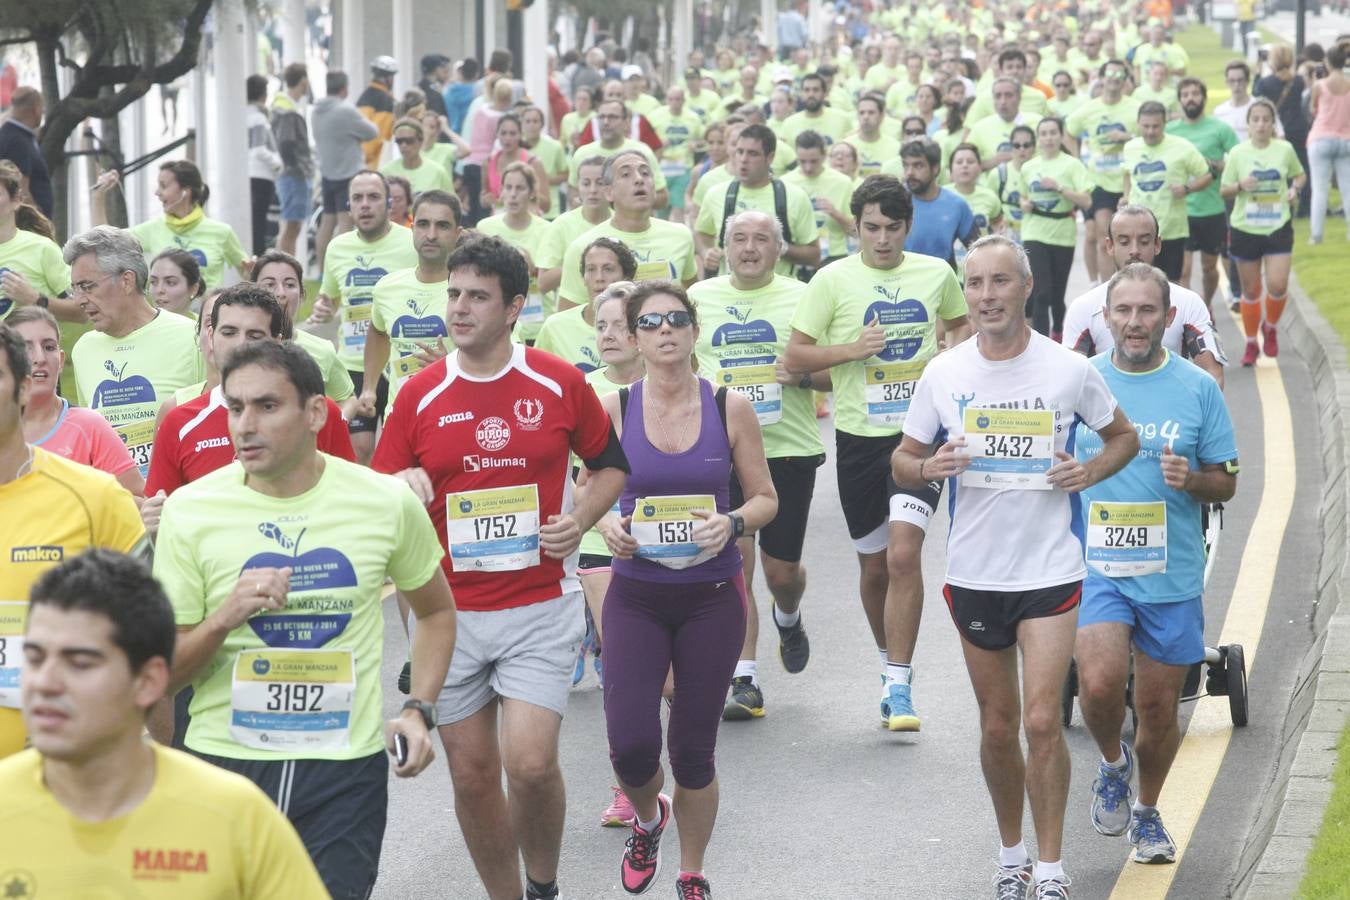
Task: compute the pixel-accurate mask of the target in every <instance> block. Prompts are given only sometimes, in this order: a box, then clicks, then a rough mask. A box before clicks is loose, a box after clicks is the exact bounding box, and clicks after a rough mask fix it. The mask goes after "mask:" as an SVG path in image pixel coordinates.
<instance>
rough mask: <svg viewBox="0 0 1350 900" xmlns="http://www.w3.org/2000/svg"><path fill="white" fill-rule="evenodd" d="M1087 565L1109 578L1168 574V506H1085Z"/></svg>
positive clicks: (1101, 504) (1101, 502) (1095, 504)
mask: <svg viewBox="0 0 1350 900" xmlns="http://www.w3.org/2000/svg"><path fill="white" fill-rule="evenodd" d="M1087 524H1088V528H1087V563H1088V565H1089V566H1091V567H1092V568H1093V569H1094V570H1095V571H1097V572H1099V573H1101V574H1102V575H1105V576H1107V577H1108V578H1124V577H1126V576H1131V575H1156V574H1158V573H1160V572H1166V571H1167V504H1166V503H1164V502H1163V501H1161V500H1157V501H1153V502H1149V503H1108V502H1105V501H1094V502H1093V503H1091V504H1089V505H1088V523H1087Z"/></svg>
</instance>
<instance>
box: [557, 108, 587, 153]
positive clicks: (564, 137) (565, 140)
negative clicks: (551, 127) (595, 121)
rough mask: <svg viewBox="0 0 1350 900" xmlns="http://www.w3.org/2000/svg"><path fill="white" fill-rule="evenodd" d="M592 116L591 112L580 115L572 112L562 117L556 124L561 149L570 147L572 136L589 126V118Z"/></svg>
mask: <svg viewBox="0 0 1350 900" xmlns="http://www.w3.org/2000/svg"><path fill="white" fill-rule="evenodd" d="M594 115H595V113H593V112H588V113H586V114H585V115H582V114H581V113H579V112H575V111H574V112H570V113H568V114H567V115H565V116H563V117H562V121H561V122H559V123H558V140H559V141H560V142H561V143H562V145H563V147H565V148H566V147H571V146H572V138H573V136H575V135H576V133H577V132H578V131H580V130H581V129H582V128H585V127H586V126H587V125H589V124H590V123H591V117H592V116H594Z"/></svg>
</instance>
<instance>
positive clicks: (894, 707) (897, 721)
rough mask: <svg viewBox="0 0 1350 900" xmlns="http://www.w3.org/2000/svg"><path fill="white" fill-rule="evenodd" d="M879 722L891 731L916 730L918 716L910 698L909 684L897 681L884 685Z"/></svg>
mask: <svg viewBox="0 0 1350 900" xmlns="http://www.w3.org/2000/svg"><path fill="white" fill-rule="evenodd" d="M881 723H882V724H883V725H885V726H886V727H887V728H889V729H890V730H891V731H918V730H919V717H918V715H917V714H916V713H915V712H914V703H913V701H912V700H911V699H910V686H909V685H907V684H901V683H899V682H898V681H892V682H889V683H888V684H887V685H886V694H885V696H883V697H882V698H881Z"/></svg>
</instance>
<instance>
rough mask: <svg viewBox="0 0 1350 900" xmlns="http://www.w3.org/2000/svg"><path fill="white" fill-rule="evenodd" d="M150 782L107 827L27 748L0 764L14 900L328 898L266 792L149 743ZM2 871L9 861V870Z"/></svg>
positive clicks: (3, 832)
mask: <svg viewBox="0 0 1350 900" xmlns="http://www.w3.org/2000/svg"><path fill="white" fill-rule="evenodd" d="M151 748H152V749H153V750H154V754H155V781H154V784H153V785H152V786H151V788H150V793H148V794H147V795H146V797H145V799H144V800H142V801H141V804H140V805H139V806H137V807H136V808H135V809H134V810H132V811H131V812H129V813H127V814H126V815H124V816H119V817H118V818H116V819H109V820H108V821H106V822H86V821H84V820H82V819H78V818H76V817H75V816H73V815H71V814H70V812H69V811H67V810H66V808H65V807H64V806H62V805H61V804H60V803H58V802H57V800H56V799H55V798H54V797H53V796H52V794H51V791H49V790H48V789H47V787H46V785H45V784H44V783H43V779H42V757H41V755H39V754H38V752H37V751H36V750H25V751H24V752H22V753H20V754H19V755H17V756H14V757H11V758H9V759H7V760H5V761H3V762H0V796H3V797H4V798H5V803H4V806H3V808H2V809H0V846H3V847H4V848H5V851H4V852H5V857H6V860H7V861H8V862H9V863H13V864H16V865H17V868H13V869H11V870H10V871H8V872H6V873H4V874H3V875H0V877H3V878H4V879H5V881H4V885H3V888H0V889H3V890H4V891H6V893H5V896H7V897H31V898H42V897H116V898H145V900H154V898H160V897H163V898H174V900H177V898H181V897H210V898H212V900H231V898H239V900H283V898H284V900H308V898H314V900H319V898H326V897H328V891H327V890H325V889H324V886H323V882H322V881H320V880H319V873H318V872H317V871H316V870H315V868H314V863H313V862H311V861H310V858H309V854H308V853H307V852H305V846H304V844H302V843H301V842H300V836H299V835H298V834H296V833H295V829H294V828H293V827H291V824H290V823H289V822H287V821H286V817H285V816H283V815H282V814H281V812H280V811H279V810H278V809H277V808H276V807H275V806H273V805H272V801H271V800H269V799H268V798H267V795H266V794H264V793H263V792H262V791H260V790H258V788H257V787H256V786H255V785H254V784H253V783H252V782H250V781H249V780H248V779H246V778H244V777H243V776H242V775H236V774H234V773H233V772H227V771H225V770H224V769H220V768H217V767H215V766H213V765H211V764H210V763H207V762H203V761H202V760H199V759H195V758H194V757H192V756H189V755H188V754H186V753H183V752H181V751H178V750H171V749H169V748H167V747H162V746H160V745H158V744H152V745H151ZM3 868H7V869H8V868H9V866H4V867H3Z"/></svg>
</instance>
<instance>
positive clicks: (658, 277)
mask: <svg viewBox="0 0 1350 900" xmlns="http://www.w3.org/2000/svg"><path fill="white" fill-rule="evenodd" d="M598 237H608V238H613V239H614V240H616V241H622V242H623V244H624V246H625V247H627V248H628V249H629V250H632V251H633V255H634V256H635V257H637V263H638V269H637V275H636V277H635V278H634V280H635V281H674V282H678V283H683V282H686V281H692V280H693V279H694V278H696V277H698V264H697V263H695V262H694V238H693V235H691V234H690V233H689V229H688V228H686V227H684V226H683V225H677V224H675V223H674V222H667V221H665V220H664V219H650V220H649V221H648V223H647V230H646V231H641V232H635V231H620V230H619V229H618V228H615V227H614V220H613V219H612V218H611V219H606V220H605V221H604V222H602V223H601V224H599V225H596V226H595V227H594V228H592V229H590V230H589V231H586V232H583V233H582V235H581V236H580V237H578V238H574V239H573V240H572V242H571V243H570V244H568V245H567V251H566V252H565V253H564V254H563V263H562V270H563V275H562V285H561V286H560V287H559V288H558V295H559V296H561V297H564V298H566V299H567V300H568V301H570V302H572V303H575V304H577V305H580V304H583V303H589V302H590V299H591V296H590V293H589V292H588V291H587V290H586V282H585V281H584V280H582V277H581V251H582V250H585V249H586V247H587V245H589V244H590V243H591V241H593V240H595V239H596V238H598Z"/></svg>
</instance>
